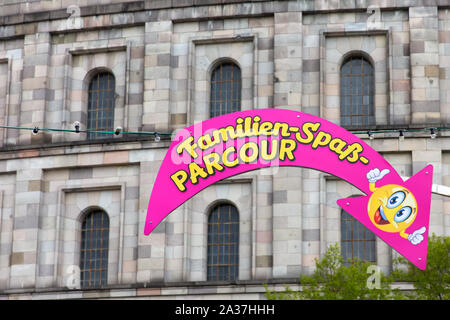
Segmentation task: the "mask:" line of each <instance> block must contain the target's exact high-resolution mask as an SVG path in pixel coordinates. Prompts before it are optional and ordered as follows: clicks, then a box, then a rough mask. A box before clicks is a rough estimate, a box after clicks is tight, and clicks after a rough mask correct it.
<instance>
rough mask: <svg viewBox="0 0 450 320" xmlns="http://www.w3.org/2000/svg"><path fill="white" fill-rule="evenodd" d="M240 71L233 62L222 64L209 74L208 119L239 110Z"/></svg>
mask: <svg viewBox="0 0 450 320" xmlns="http://www.w3.org/2000/svg"><path fill="white" fill-rule="evenodd" d="M241 87H242V79H241V69H240V68H239V67H238V66H237V65H236V64H235V63H233V62H228V61H227V62H223V63H221V64H219V65H218V66H216V67H215V68H214V70H213V72H212V74H211V94H210V105H211V107H210V117H211V118H213V117H217V116H221V115H224V114H227V113H231V112H236V111H239V110H241Z"/></svg>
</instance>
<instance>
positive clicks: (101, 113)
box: [87, 71, 116, 139]
mask: <svg viewBox="0 0 450 320" xmlns="http://www.w3.org/2000/svg"><path fill="white" fill-rule="evenodd" d="M115 92H116V80H115V78H114V75H113V74H112V73H110V72H107V71H102V72H99V73H96V74H95V75H94V76H93V77H92V78H91V80H90V82H89V89H88V112H87V130H95V131H113V127H114V107H115V106H114V105H115ZM87 137H88V139H100V138H108V137H112V135H111V134H105V133H96V132H89V133H88V136H87Z"/></svg>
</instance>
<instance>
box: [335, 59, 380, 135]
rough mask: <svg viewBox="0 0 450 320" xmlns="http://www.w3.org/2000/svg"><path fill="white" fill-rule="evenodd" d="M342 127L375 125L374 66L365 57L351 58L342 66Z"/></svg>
mask: <svg viewBox="0 0 450 320" xmlns="http://www.w3.org/2000/svg"><path fill="white" fill-rule="evenodd" d="M340 77H341V83H340V86H341V97H340V100H341V108H340V110H341V125H342V126H367V125H373V124H375V115H374V96H375V81H374V71H373V66H372V64H371V63H370V62H369V60H368V59H366V58H365V57H363V56H361V55H358V56H350V57H349V58H347V59H346V60H345V61H344V63H343V64H342V66H341V76H340Z"/></svg>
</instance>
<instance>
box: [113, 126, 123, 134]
mask: <svg viewBox="0 0 450 320" xmlns="http://www.w3.org/2000/svg"><path fill="white" fill-rule="evenodd" d="M121 132H122V127H117V128H116V130H115V131H114V134H115V135H116V136H118V135H119V134H120V133H121Z"/></svg>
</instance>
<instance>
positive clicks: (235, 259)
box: [207, 204, 239, 281]
mask: <svg viewBox="0 0 450 320" xmlns="http://www.w3.org/2000/svg"><path fill="white" fill-rule="evenodd" d="M207 250H208V267H207V279H208V281H214V280H225V281H226V280H229V281H230V280H237V279H238V274H239V213H238V211H237V209H236V207H235V206H233V205H229V204H221V205H218V206H217V207H215V208H214V210H213V211H212V212H211V214H210V215H209V218H208V246H207Z"/></svg>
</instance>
